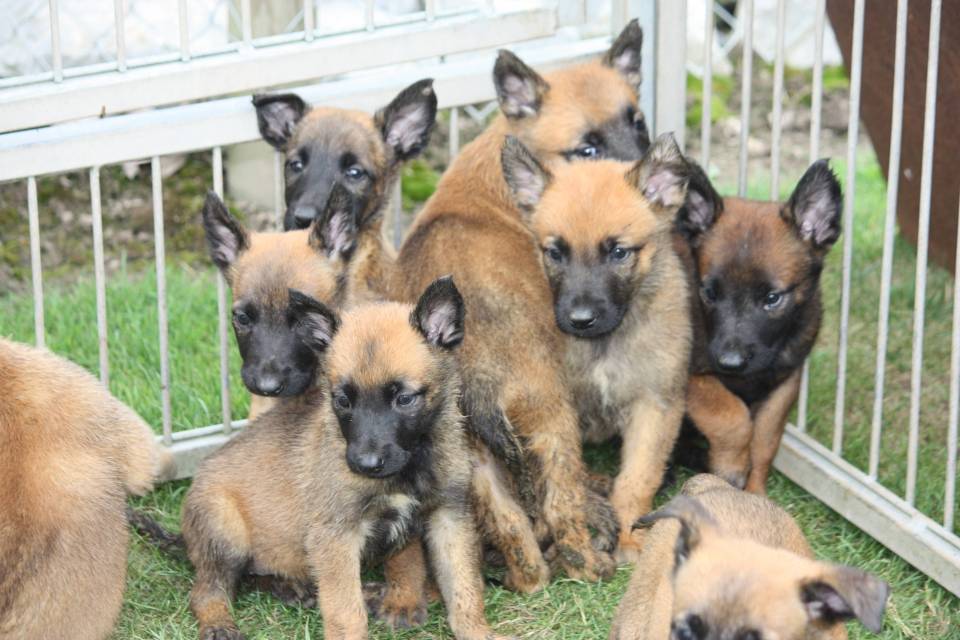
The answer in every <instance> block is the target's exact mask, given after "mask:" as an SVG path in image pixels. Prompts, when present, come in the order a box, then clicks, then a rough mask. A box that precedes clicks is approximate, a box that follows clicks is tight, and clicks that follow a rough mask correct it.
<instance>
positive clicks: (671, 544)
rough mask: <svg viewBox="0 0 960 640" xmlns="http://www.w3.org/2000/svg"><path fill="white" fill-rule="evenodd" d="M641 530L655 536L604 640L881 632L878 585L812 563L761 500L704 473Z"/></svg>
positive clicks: (837, 639) (843, 569)
mask: <svg viewBox="0 0 960 640" xmlns="http://www.w3.org/2000/svg"><path fill="white" fill-rule="evenodd" d="M641 523H642V524H644V525H650V524H653V528H652V529H651V530H650V531H649V532H648V534H647V537H646V542H645V544H644V548H643V553H642V555H641V559H640V562H639V563H638V564H637V567H636V569H635V570H634V574H633V577H632V578H631V580H630V586H629V587H628V589H627V593H626V595H625V596H624V598H623V601H622V602H621V604H620V608H619V610H618V611H617V614H616V617H615V619H614V622H613V627H612V629H611V631H610V640H666V639H667V638H670V639H672V640H726V639H728V638H735V639H737V640H764V639H766V638H777V640H814V639H818V638H824V639H826V638H830V639H831V640H841V639H843V638H846V637H847V632H846V629H845V628H844V627H843V625H842V624H841V623H842V622H843V621H845V620H850V619H852V618H857V619H859V620H860V622H862V623H863V625H864V626H866V627H867V628H868V629H870V630H871V631H873V632H878V631H880V627H881V624H882V620H883V610H884V607H885V605H886V601H887V594H888V587H887V585H886V583H884V582H883V581H881V580H879V579H877V578H875V577H873V576H872V575H870V574H868V573H864V572H863V571H860V570H859V569H855V568H853V567H847V566H841V565H833V564H829V563H826V562H818V561H817V560H814V559H813V554H812V553H811V551H810V546H809V545H808V544H807V541H806V539H805V538H804V537H803V533H801V531H800V528H799V527H798V526H797V523H796V522H794V520H793V518H791V517H790V515H789V514H787V512H786V511H784V510H783V509H781V508H780V507H778V506H777V505H776V504H774V503H773V502H771V501H770V500H768V499H766V498H764V497H762V496H756V495H751V494H749V493H744V492H743V491H740V490H738V489H735V488H733V487H731V486H730V485H729V484H727V483H726V482H724V481H723V480H721V479H720V478H718V477H716V476H712V475H708V474H702V475H699V476H694V477H693V478H691V479H690V480H689V481H687V483H686V484H685V485H684V487H683V491H682V493H681V494H680V495H678V496H676V497H675V498H674V499H673V500H671V501H670V502H669V503H668V504H667V505H666V506H664V507H663V508H662V509H660V510H658V511H656V512H654V513H652V514H650V515H648V516H645V517H644V518H642V519H641Z"/></svg>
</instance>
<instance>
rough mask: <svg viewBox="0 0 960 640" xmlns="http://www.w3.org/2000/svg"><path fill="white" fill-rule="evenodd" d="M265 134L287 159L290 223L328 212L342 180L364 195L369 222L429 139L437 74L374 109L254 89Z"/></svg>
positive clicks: (286, 222) (363, 214) (361, 218)
mask: <svg viewBox="0 0 960 640" xmlns="http://www.w3.org/2000/svg"><path fill="white" fill-rule="evenodd" d="M253 104H254V106H255V107H256V109H257V124H258V125H259V127H260V134H261V135H262V136H263V139H264V140H266V141H267V142H268V143H269V144H270V145H271V146H273V147H274V148H275V149H277V150H279V151H282V152H283V154H284V156H285V158H286V160H285V168H284V176H285V183H286V190H285V194H286V203H287V209H286V214H285V215H284V218H283V228H284V229H305V228H307V227H309V226H310V224H311V223H312V222H313V221H314V219H315V218H317V217H318V216H319V215H320V214H321V213H323V210H324V207H325V206H326V203H327V200H328V199H329V198H330V194H331V193H332V192H333V189H334V187H335V186H336V185H340V186H341V187H343V188H345V189H346V190H347V191H348V192H349V193H350V194H351V195H353V196H354V197H355V198H356V199H357V200H358V202H359V204H360V207H359V209H360V210H359V215H358V222H359V224H360V225H361V226H363V225H366V224H368V223H369V221H370V220H372V219H373V218H374V217H375V216H377V215H378V214H379V213H380V212H381V211H382V210H383V207H384V205H385V204H386V203H387V200H388V199H389V197H390V193H391V187H392V186H393V184H394V182H395V181H396V179H397V176H398V170H399V168H400V165H401V164H402V163H403V162H404V161H405V160H408V159H410V158H413V157H414V156H416V155H417V154H418V153H420V151H421V150H422V149H423V148H424V147H425V146H426V145H427V142H428V141H429V140H430V132H431V131H432V130H433V125H434V123H435V121H436V116H437V96H436V94H435V93H434V92H433V80H430V79H427V80H420V81H418V82H415V83H414V84H412V85H410V86H409V87H407V88H406V89H404V90H403V91H401V92H400V93H399V94H398V95H397V96H396V97H395V98H394V99H393V100H392V101H391V102H390V104H388V105H387V106H385V107H383V108H382V109H380V110H379V111H377V112H376V113H375V114H374V115H373V116H372V117H371V116H370V114H368V113H364V112H362V111H352V110H347V109H335V108H329V107H313V108H311V107H310V106H308V105H307V104H306V103H305V102H304V101H303V99H302V98H300V97H299V96H297V95H296V94H292V93H284V94H261V95H256V96H254V97H253Z"/></svg>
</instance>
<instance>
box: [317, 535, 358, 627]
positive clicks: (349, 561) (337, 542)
mask: <svg viewBox="0 0 960 640" xmlns="http://www.w3.org/2000/svg"><path fill="white" fill-rule="evenodd" d="M308 544H309V548H310V567H311V569H312V571H313V575H314V577H315V578H316V581H317V602H318V603H319V604H320V613H321V615H322V616H323V629H324V637H325V638H327V640H365V639H366V637H367V609H366V607H365V606H364V602H363V585H362V584H361V582H360V550H361V548H362V545H363V538H362V537H361V535H360V534H359V532H353V531H344V530H323V531H317V532H313V535H311V536H310V538H309V539H308Z"/></svg>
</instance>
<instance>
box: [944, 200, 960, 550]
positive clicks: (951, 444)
mask: <svg viewBox="0 0 960 640" xmlns="http://www.w3.org/2000/svg"><path fill="white" fill-rule="evenodd" d="M953 273H954V278H953V335H952V338H951V342H950V414H949V420H948V423H947V481H946V485H945V487H944V492H943V526H944V528H946V530H947V531H953V514H954V510H955V506H954V502H955V501H956V499H957V422H958V418H960V278H958V277H956V275H957V274H960V211H958V213H957V244H956V261H955V262H954V266H953Z"/></svg>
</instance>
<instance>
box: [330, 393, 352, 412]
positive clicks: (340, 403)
mask: <svg viewBox="0 0 960 640" xmlns="http://www.w3.org/2000/svg"><path fill="white" fill-rule="evenodd" d="M333 404H334V405H335V406H336V407H337V409H344V410H346V409H349V408H350V398H348V397H347V394H345V393H344V392H342V391H338V392H337V393H336V394H335V395H334V396H333Z"/></svg>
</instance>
